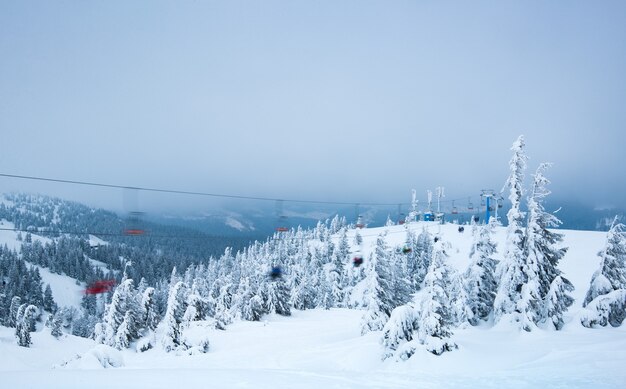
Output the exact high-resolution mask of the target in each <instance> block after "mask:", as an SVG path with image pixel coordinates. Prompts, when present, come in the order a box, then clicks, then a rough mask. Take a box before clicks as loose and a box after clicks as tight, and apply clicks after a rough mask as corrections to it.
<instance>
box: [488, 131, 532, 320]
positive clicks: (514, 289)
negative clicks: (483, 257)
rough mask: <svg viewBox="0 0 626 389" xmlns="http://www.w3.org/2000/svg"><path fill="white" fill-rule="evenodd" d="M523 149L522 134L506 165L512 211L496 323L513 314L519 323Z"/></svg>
mask: <svg viewBox="0 0 626 389" xmlns="http://www.w3.org/2000/svg"><path fill="white" fill-rule="evenodd" d="M524 147H525V143H524V137H523V136H521V135H520V137H519V138H517V140H516V141H515V142H514V143H513V146H512V147H511V150H512V151H513V157H512V158H511V161H510V162H509V168H510V171H511V173H510V175H509V178H508V180H507V183H506V185H507V186H508V188H509V200H510V201H511V209H510V210H509V211H508V212H507V220H508V223H509V225H508V227H507V240H506V245H505V252H504V258H503V260H502V262H501V263H500V266H499V268H498V278H499V281H500V282H499V287H498V292H497V294H496V297H495V301H494V313H495V319H496V321H498V320H500V319H501V318H502V317H503V316H504V315H507V314H515V315H516V317H515V318H514V319H515V320H520V317H519V313H520V312H519V309H520V307H518V301H519V300H520V299H521V297H522V286H523V285H524V283H525V282H526V280H525V279H524V264H525V262H526V253H525V240H526V237H525V233H524V219H525V216H526V215H525V212H523V211H522V210H521V209H520V206H521V201H522V196H523V194H524V190H523V182H524V171H525V170H526V161H527V160H528V157H527V156H526V154H525V151H524ZM527 289H528V288H527ZM527 292H528V293H527V295H528V296H527V297H530V295H531V293H530V291H528V290H527Z"/></svg>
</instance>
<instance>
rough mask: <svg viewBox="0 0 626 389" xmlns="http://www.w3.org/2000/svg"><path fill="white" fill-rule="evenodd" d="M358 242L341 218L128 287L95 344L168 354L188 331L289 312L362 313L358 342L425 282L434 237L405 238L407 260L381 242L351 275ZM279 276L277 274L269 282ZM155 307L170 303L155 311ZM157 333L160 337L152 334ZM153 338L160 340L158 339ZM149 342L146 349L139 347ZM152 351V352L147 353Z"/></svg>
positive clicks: (119, 291) (115, 299)
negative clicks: (342, 310) (163, 279)
mask: <svg viewBox="0 0 626 389" xmlns="http://www.w3.org/2000/svg"><path fill="white" fill-rule="evenodd" d="M361 242H362V237H361V236H360V235H359V232H358V230H354V229H350V228H349V226H347V225H346V222H345V220H344V219H342V218H338V217H336V218H334V219H333V220H331V221H327V222H325V223H319V224H318V225H317V227H316V228H313V229H309V230H302V229H297V230H291V231H287V232H281V233H277V234H275V235H274V236H273V237H272V238H270V239H268V240H266V241H265V242H255V243H254V244H252V245H251V246H249V247H248V248H246V249H244V250H242V251H239V252H237V253H236V254H233V253H232V252H231V251H230V250H226V252H225V253H224V255H222V256H221V257H220V258H219V259H217V260H215V261H210V262H209V263H207V264H199V265H196V266H190V267H188V268H187V269H186V271H185V272H184V274H177V272H176V270H174V272H173V273H172V275H171V277H170V280H169V282H159V283H157V285H156V286H155V287H154V288H152V287H147V286H146V285H145V282H144V281H142V282H140V286H139V287H137V288H135V287H134V283H133V280H132V279H129V278H126V277H125V278H124V279H123V280H122V282H121V283H120V285H119V286H118V287H117V288H116V289H115V292H114V293H113V296H112V298H111V301H110V303H109V304H107V306H106V309H105V311H104V314H103V316H102V320H101V322H100V323H98V324H97V325H96V328H95V331H94V337H95V339H96V341H97V342H99V343H104V344H107V345H110V346H112V347H116V348H119V349H123V348H127V347H130V346H131V344H133V342H135V341H137V342H136V344H137V347H138V348H149V347H152V346H155V345H157V344H159V345H160V346H161V347H162V348H163V349H165V350H167V351H173V350H181V349H187V348H189V347H191V346H193V345H191V344H189V342H188V341H187V340H186V337H185V330H186V329H187V328H189V327H190V326H192V325H193V323H194V322H199V321H204V322H205V323H207V322H208V323H212V325H213V326H214V327H215V328H218V329H224V328H226V326H227V325H228V324H230V323H232V322H233V321H235V320H249V321H257V320H260V319H261V318H262V316H263V315H266V314H278V315H284V316H289V315H290V314H291V310H292V309H299V310H304V309H313V308H323V309H330V308H335V307H348V308H359V309H364V316H363V321H362V330H363V332H364V333H365V332H367V331H371V330H374V331H375V330H380V329H382V327H383V326H384V324H385V323H386V322H387V320H388V318H389V315H390V314H391V311H392V310H393V309H394V308H396V307H398V306H400V305H402V304H405V303H407V302H408V301H409V300H410V296H411V294H412V293H414V292H416V291H417V290H418V289H419V288H420V285H421V284H422V282H423V280H424V277H425V276H426V274H427V269H428V266H429V265H430V262H431V257H432V255H433V247H434V244H433V242H434V237H433V236H432V235H431V234H429V233H428V232H427V231H423V232H422V233H420V234H419V235H417V236H416V235H415V234H413V233H412V232H407V239H406V245H405V246H406V247H408V248H410V250H407V251H408V253H403V252H402V250H400V248H397V247H391V246H389V245H388V244H387V243H386V237H385V236H384V235H380V236H379V237H378V238H377V243H376V247H375V250H374V252H373V253H372V254H371V256H369V258H366V260H365V261H364V264H363V265H362V266H360V267H355V266H353V265H352V263H351V262H352V258H353V257H354V255H355V250H357V249H356V248H357V247H359V245H360V244H361ZM276 270H278V271H279V273H278V274H275V273H274V272H275V271H276ZM158 301H166V303H165V306H164V307H163V308H164V309H159V306H158V305H159V304H158ZM157 326H160V327H159V330H156V329H157ZM155 333H158V336H159V337H160V339H154V334H155ZM147 338H148V339H149V338H152V339H151V340H149V341H144V340H145V339H147ZM148 344H149V346H148Z"/></svg>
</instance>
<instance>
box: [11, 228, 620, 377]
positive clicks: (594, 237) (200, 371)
mask: <svg viewBox="0 0 626 389" xmlns="http://www.w3.org/2000/svg"><path fill="white" fill-rule="evenodd" d="M457 227H458V226H456V225H443V226H440V225H437V224H434V223H415V224H412V225H410V226H409V227H408V228H411V229H414V230H415V231H416V232H419V231H421V230H422V229H423V228H427V229H429V231H430V232H431V233H435V234H440V235H441V236H442V237H443V239H444V240H446V241H449V242H450V244H451V247H450V249H449V250H448V252H449V254H450V261H451V263H452V264H453V265H454V267H456V268H457V269H459V270H462V269H464V268H465V266H467V265H468V264H469V250H470V245H471V241H472V237H471V231H470V227H466V229H465V232H463V233H459V232H458V231H457ZM383 231H387V233H388V235H387V239H388V242H389V243H390V244H391V245H401V244H402V242H403V241H404V239H405V232H406V231H405V227H404V226H392V227H387V228H376V229H363V230H359V233H360V234H361V236H362V237H363V244H362V247H360V248H358V249H359V250H360V251H361V252H362V253H363V254H364V255H365V256H367V255H368V253H369V252H370V251H371V250H372V249H373V245H374V243H375V240H376V237H377V236H378V234H379V233H381V232H383ZM563 232H564V233H565V245H566V246H569V248H570V249H569V251H568V253H567V255H566V256H565V258H564V259H563V260H562V262H561V265H560V268H561V269H562V270H563V271H564V273H565V276H566V277H568V278H569V279H570V280H571V281H572V283H573V284H574V285H575V287H576V290H575V292H574V293H573V296H574V297H575V298H576V301H575V303H574V306H573V307H572V308H571V309H570V311H569V312H568V313H567V315H566V317H565V320H566V324H565V327H564V328H563V330H562V331H554V330H536V331H534V332H531V333H526V332H520V331H518V330H517V329H513V328H511V327H509V326H508V325H507V324H506V323H500V324H499V325H497V326H495V327H490V326H489V325H483V326H479V327H469V328H465V329H457V330H455V334H454V341H455V342H456V343H457V344H458V345H459V349H458V350H455V351H452V352H449V353H444V354H443V355H441V356H435V355H432V354H430V353H428V352H426V351H425V350H421V352H418V353H417V354H415V355H414V356H413V357H412V358H411V359H410V360H408V361H406V362H396V361H393V360H387V361H382V360H381V355H382V348H381V345H380V344H379V339H380V332H373V333H368V334H366V335H365V336H361V335H360V318H361V315H362V313H363V312H361V311H357V310H347V309H331V310H329V311H324V310H312V311H294V312H293V316H292V317H281V316H276V315H270V316H268V317H266V318H264V319H265V320H264V321H262V322H236V323H234V324H232V325H230V326H228V328H227V330H226V331H219V330H214V329H208V328H206V329H205V328H201V327H198V328H195V329H194V330H195V332H202V333H203V334H206V336H207V337H208V339H209V340H210V342H211V343H210V350H209V352H208V353H206V354H197V355H176V353H169V354H168V353H165V352H164V351H162V350H161V348H160V346H159V345H157V347H156V348H155V349H152V350H149V351H147V352H145V353H137V352H135V351H134V349H130V350H124V351H121V352H119V351H116V350H107V349H106V347H104V346H97V347H95V344H94V343H93V341H90V340H86V339H81V338H76V337H73V336H66V337H65V338H63V339H61V340H56V339H54V338H52V337H51V336H50V335H49V329H41V328H40V329H39V332H37V333H35V334H33V345H32V348H30V349H27V348H21V347H18V346H17V344H16V341H15V337H14V336H13V331H12V330H11V329H8V328H4V327H0V370H1V371H2V373H1V376H2V378H1V381H0V382H2V387H7V388H9V387H10V388H14V387H33V388H39V387H46V388H47V387H55V388H56V387H58V388H78V387H81V388H84V387H93V388H101V387H116V388H118V387H134V388H136V387H150V388H171V387H211V388H320V387H327V388H431V387H432V388H440V387H453V388H457V387H458V388H464V387H476V388H543V387H562V388H572V387H574V388H587V387H593V388H623V387H626V385H625V382H626V369H624V366H626V326H622V327H620V328H611V327H608V328H601V329H587V328H584V327H582V326H581V325H580V322H579V319H578V317H579V314H580V310H581V300H582V297H583V296H584V293H585V292H586V289H587V287H588V285H589V280H590V278H591V275H592V273H593V271H595V270H596V268H597V267H598V262H599V260H598V257H597V256H596V253H597V252H598V251H599V250H600V249H602V247H603V245H604V241H605V234H604V233H598V232H584V231H563ZM352 234H354V231H353V232H352ZM504 237H505V230H504V228H499V229H498V230H497V236H496V240H497V242H498V249H499V252H500V253H501V252H502V251H503V249H504ZM356 249H357V248H355V250H356ZM55 298H56V296H55ZM199 325H201V324H199ZM94 347H95V348H94ZM77 355H80V358H79V357H77ZM103 356H107V357H108V358H109V360H110V362H111V364H113V365H120V366H121V367H117V368H112V367H109V368H104V367H102V364H101V363H100V362H99V360H102V359H103Z"/></svg>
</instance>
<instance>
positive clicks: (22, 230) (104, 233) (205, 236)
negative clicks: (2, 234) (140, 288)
mask: <svg viewBox="0 0 626 389" xmlns="http://www.w3.org/2000/svg"><path fill="white" fill-rule="evenodd" d="M0 231H13V232H26V233H30V234H33V235H37V236H41V237H47V236H49V235H53V234H59V235H64V234H65V235H93V236H96V237H97V236H120V237H129V235H128V234H123V233H117V232H97V231H61V230H48V231H33V230H28V229H23V228H0ZM139 236H141V235H133V236H132V237H133V238H134V237H139ZM143 237H146V238H177V239H178V238H180V239H206V238H207V235H202V236H198V235H168V234H158V235H154V234H149V233H148V234H145V235H143Z"/></svg>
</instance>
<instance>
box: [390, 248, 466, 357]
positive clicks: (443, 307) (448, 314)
mask: <svg viewBox="0 0 626 389" xmlns="http://www.w3.org/2000/svg"><path fill="white" fill-rule="evenodd" d="M446 258H447V254H446V252H445V245H444V243H443V242H438V243H436V244H435V246H434V252H433V258H432V261H431V262H430V266H429V268H428V272H427V274H426V278H425V279H424V288H422V290H420V291H419V292H418V293H417V294H415V295H414V297H413V300H412V301H410V302H409V303H408V304H405V305H402V306H400V307H398V308H396V309H394V310H393V312H392V314H391V317H390V318H389V321H388V322H387V324H385V327H384V328H383V336H382V339H381V343H382V344H383V346H384V349H385V351H384V353H383V359H386V358H389V357H393V356H395V357H396V358H399V359H402V360H406V359H408V358H410V357H411V356H412V355H413V354H415V352H416V351H417V349H419V348H420V347H425V348H426V350H427V351H429V352H431V353H433V354H435V355H440V354H442V353H443V352H445V351H451V350H453V349H455V348H456V347H457V346H456V344H455V343H454V342H452V341H451V340H450V337H451V336H452V330H451V327H452V326H453V325H454V320H455V318H454V312H453V307H452V306H451V303H452V302H454V301H455V300H456V296H454V295H453V294H454V289H455V287H454V280H453V278H454V272H453V271H452V269H451V268H450V267H449V266H448V265H447V264H446Z"/></svg>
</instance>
